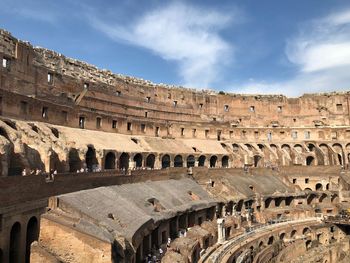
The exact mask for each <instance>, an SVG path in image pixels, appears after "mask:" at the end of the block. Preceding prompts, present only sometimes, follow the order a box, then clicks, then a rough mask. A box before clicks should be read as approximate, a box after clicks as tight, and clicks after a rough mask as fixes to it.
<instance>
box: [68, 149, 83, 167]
mask: <svg viewBox="0 0 350 263" xmlns="http://www.w3.org/2000/svg"><path fill="white" fill-rule="evenodd" d="M68 163H69V171H70V172H76V171H77V170H80V169H81V160H80V157H79V153H78V150H77V149H75V148H71V149H70V150H69V153H68Z"/></svg>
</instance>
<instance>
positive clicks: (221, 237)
mask: <svg viewBox="0 0 350 263" xmlns="http://www.w3.org/2000/svg"><path fill="white" fill-rule="evenodd" d="M216 222H217V224H218V243H219V244H222V243H224V241H225V240H226V231H225V219H223V218H219V219H218V220H217V221H216Z"/></svg>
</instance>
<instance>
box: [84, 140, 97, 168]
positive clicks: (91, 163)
mask: <svg viewBox="0 0 350 263" xmlns="http://www.w3.org/2000/svg"><path fill="white" fill-rule="evenodd" d="M85 163H86V168H87V169H88V170H89V172H91V171H92V170H93V168H95V166H96V165H97V164H98V162H97V158H96V150H95V149H94V148H93V147H92V146H88V150H87V152H86V154H85Z"/></svg>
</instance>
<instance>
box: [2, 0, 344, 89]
mask: <svg viewBox="0 0 350 263" xmlns="http://www.w3.org/2000/svg"><path fill="white" fill-rule="evenodd" d="M0 5H1V8H0V27H1V28H4V29H6V30H8V31H10V32H12V34H13V35H14V36H15V37H18V38H20V39H23V40H28V41H29V42H31V43H32V44H33V45H35V46H42V47H46V48H49V49H53V50H55V51H58V52H60V53H62V54H64V55H66V56H69V57H72V58H76V59H80V60H83V61H86V62H88V63H91V64H94V65H96V66H98V67H99V68H105V69H109V70H111V71H113V72H115V73H120V74H125V75H130V76H135V77H140V78H143V79H147V80H151V81H152V82H155V83H167V84H175V85H184V86H186V87H190V88H197V89H206V88H210V89H214V90H217V91H220V90H223V91H227V92H233V93H267V94H271V93H273V94H276V93H278V94H280V93H282V94H285V95H288V96H299V95H301V94H303V93H311V92H322V91H336V90H350V89H349V88H350V74H349V72H350V2H349V1H348V0H347V1H345V0H307V1H305V0H303V1H302V0H283V1H281V0H264V1H261V0H236V1H229V0H221V1H214V0H212V1H209V0H201V1H199V0H197V1H196V0H193V1H185V0H183V1H166V0H147V1H146V0H118V1H97V0H96V1H93V0H88V1H68V0H61V1H50V0H45V1H44V0H27V1H24V0H23V1H18V0H0Z"/></svg>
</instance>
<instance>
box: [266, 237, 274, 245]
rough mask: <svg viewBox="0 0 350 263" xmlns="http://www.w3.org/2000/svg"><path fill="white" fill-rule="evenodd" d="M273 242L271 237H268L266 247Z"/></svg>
mask: <svg viewBox="0 0 350 263" xmlns="http://www.w3.org/2000/svg"><path fill="white" fill-rule="evenodd" d="M273 240H274V238H273V236H270V237H269V240H268V241H267V244H268V245H272V243H273Z"/></svg>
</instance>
